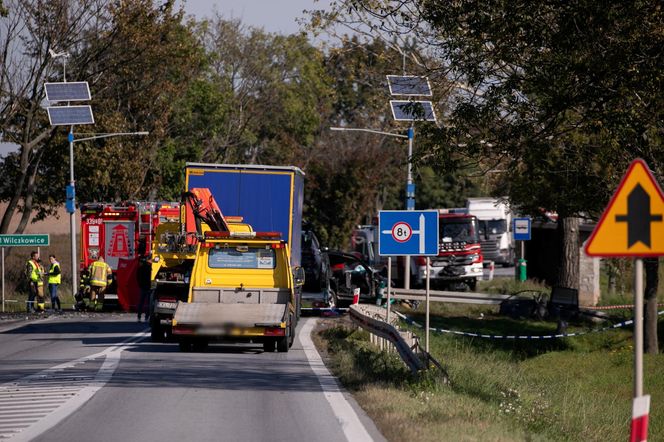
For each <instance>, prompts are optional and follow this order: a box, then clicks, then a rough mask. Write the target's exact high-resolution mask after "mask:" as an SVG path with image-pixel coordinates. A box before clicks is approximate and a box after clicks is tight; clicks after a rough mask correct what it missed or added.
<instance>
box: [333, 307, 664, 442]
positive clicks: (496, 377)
mask: <svg viewBox="0 0 664 442" xmlns="http://www.w3.org/2000/svg"><path fill="white" fill-rule="evenodd" d="M432 307H433V304H432ZM420 308H421V307H420ZM433 310H435V313H432V321H431V322H432V326H433V327H445V328H450V329H456V330H467V331H483V332H487V333H492V334H514V333H517V332H518V333H519V334H549V333H552V332H553V331H555V328H556V324H555V323H552V322H544V321H515V320H511V319H505V318H502V317H499V316H497V315H496V314H495V309H492V308H486V307H480V308H478V307H474V308H470V309H468V308H466V309H464V308H462V307H456V308H453V309H451V308H448V307H442V306H441V307H435V308H432V311H433ZM408 314H409V315H410V316H412V317H413V318H415V319H417V320H418V321H421V322H423V320H422V319H423V318H422V313H421V312H420V311H419V310H418V311H414V312H413V311H410V312H408ZM480 314H483V315H484V316H483V317H482V318H480ZM590 327H596V326H591V325H585V324H576V326H574V327H571V329H570V331H572V330H583V329H587V328H590ZM414 330H417V329H414ZM418 333H420V334H421V330H420V331H419V332H418ZM662 338H664V327H663V326H661V325H660V342H664V340H662ZM367 339H368V338H367V334H366V332H364V331H351V330H349V329H345V328H339V327H335V328H332V329H329V330H327V331H324V332H323V333H322V334H321V341H322V342H323V347H324V349H327V351H328V353H329V355H330V361H331V367H332V370H333V371H334V372H335V374H337V375H338V376H339V377H340V379H341V381H342V383H344V385H346V386H347V388H349V389H350V390H352V391H353V393H354V395H355V397H356V398H357V400H358V402H359V403H360V404H361V405H362V407H363V408H364V409H365V410H367V412H368V413H369V414H370V416H371V417H372V418H373V419H374V421H375V422H376V423H377V425H378V426H379V428H380V429H381V431H382V432H383V434H384V435H385V436H386V437H387V438H388V439H389V440H393V441H407V440H431V441H433V440H443V441H447V440H449V441H456V440H482V441H484V440H491V441H493V440H495V441H503V440H518V441H522V440H552V441H614V440H615V441H623V440H626V439H627V438H628V437H629V422H630V417H631V395H632V370H633V366H632V365H633V362H632V360H633V347H632V333H631V330H629V329H620V330H613V331H608V332H605V333H596V334H595V333H593V334H589V335H585V336H581V337H575V338H566V339H557V340H546V341H525V340H513V341H502V340H501V341H498V340H483V339H477V338H468V337H458V336H453V335H447V334H439V333H432V334H431V352H432V354H433V355H434V357H436V359H438V360H439V361H440V362H441V363H442V364H443V365H444V367H445V369H446V370H447V372H448V374H449V376H450V385H444V384H442V383H440V382H437V381H436V380H435V379H434V380H432V378H431V377H430V375H427V376H424V377H421V378H416V377H413V376H411V375H410V373H409V372H408V371H407V370H406V368H405V366H403V364H402V363H401V361H400V360H399V359H398V357H397V356H395V355H394V354H383V353H380V352H379V351H378V350H376V349H374V348H373V347H372V346H371V345H370V344H369V343H368V341H367ZM644 390H645V392H646V394H650V395H651V396H652V399H651V401H652V402H651V403H652V405H651V414H650V432H649V435H650V440H660V439H664V407H662V406H661V404H662V403H663V402H664V355H662V354H659V355H646V356H645V387H644ZM658 404H659V405H658Z"/></svg>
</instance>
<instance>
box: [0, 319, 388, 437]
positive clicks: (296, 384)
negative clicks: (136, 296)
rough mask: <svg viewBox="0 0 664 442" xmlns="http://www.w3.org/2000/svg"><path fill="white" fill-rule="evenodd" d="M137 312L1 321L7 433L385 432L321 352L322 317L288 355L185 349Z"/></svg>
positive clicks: (301, 329) (1, 420) (2, 431)
mask: <svg viewBox="0 0 664 442" xmlns="http://www.w3.org/2000/svg"><path fill="white" fill-rule="evenodd" d="M134 318H135V317H134V316H133V315H124V314H123V315H96V316H92V317H85V316H71V315H70V317H57V318H49V319H46V320H40V321H34V322H30V323H22V324H18V326H17V325H16V324H15V325H13V326H8V325H4V326H3V325H2V324H0V361H2V363H1V364H0V440H4V439H3V438H9V440H12V441H14V440H37V441H67V442H75V441H91V440H94V441H122V440H126V441H139V442H140V441H267V440H269V441H311V440H316V441H342V440H384V439H383V438H382V436H381V435H380V433H379V432H378V431H377V430H376V428H375V426H374V425H373V422H371V420H370V419H369V418H368V417H367V416H366V415H365V414H364V413H363V412H362V410H361V409H359V407H358V406H357V404H356V403H355V402H354V401H353V400H352V398H350V396H349V395H348V394H347V393H345V392H344V391H342V390H341V389H340V388H339V387H338V384H337V382H336V380H335V379H334V378H333V377H332V376H331V375H330V374H329V372H328V371H327V369H326V368H325V367H324V365H323V364H322V362H321V361H320V358H319V356H318V353H317V352H316V351H315V348H313V344H312V343H311V340H310V339H309V337H308V335H309V331H310V330H311V328H312V326H313V321H316V318H303V319H302V321H300V324H299V325H298V338H297V339H296V341H295V343H294V344H293V347H292V348H291V350H290V352H288V353H263V352H262V350H261V349H260V348H259V347H251V346H245V345H240V346H238V345H227V346H222V345H212V346H210V347H209V349H208V350H207V351H206V352H204V353H180V352H179V350H178V348H177V345H175V344H154V343H151V342H149V338H148V337H147V333H146V332H147V328H146V326H145V324H142V323H140V324H139V323H136V322H135V319H134ZM12 327H16V328H12Z"/></svg>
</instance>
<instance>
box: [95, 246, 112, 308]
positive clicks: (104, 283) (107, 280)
mask: <svg viewBox="0 0 664 442" xmlns="http://www.w3.org/2000/svg"><path fill="white" fill-rule="evenodd" d="M112 281H113V272H112V270H111V266H109V265H108V264H106V263H105V262H104V258H103V257H102V256H100V257H99V259H97V260H96V261H95V262H93V263H92V264H90V302H92V303H94V305H95V306H96V305H97V303H98V302H99V303H100V304H102V305H103V304H104V293H105V292H106V288H107V287H108V286H109V285H110V284H111V282H112Z"/></svg>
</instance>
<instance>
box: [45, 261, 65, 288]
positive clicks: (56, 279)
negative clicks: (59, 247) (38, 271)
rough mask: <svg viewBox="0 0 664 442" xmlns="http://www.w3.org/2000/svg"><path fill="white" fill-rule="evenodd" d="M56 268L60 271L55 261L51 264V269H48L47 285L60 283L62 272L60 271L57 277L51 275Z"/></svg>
mask: <svg viewBox="0 0 664 442" xmlns="http://www.w3.org/2000/svg"><path fill="white" fill-rule="evenodd" d="M56 267H57V269H58V270H60V263H59V262H57V261H56V262H54V263H53V264H51V267H49V268H48V283H49V284H60V282H61V281H62V278H61V276H62V270H60V273H58V274H57V275H51V272H53V271H54V270H55V269H56Z"/></svg>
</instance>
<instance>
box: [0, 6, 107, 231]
mask: <svg viewBox="0 0 664 442" xmlns="http://www.w3.org/2000/svg"><path fill="white" fill-rule="evenodd" d="M103 3H104V2H101V1H96V0H80V1H77V2H69V1H64V0H63V1H41V0H34V1H19V0H13V1H10V2H8V3H7V4H6V5H7V10H8V11H7V12H8V13H7V17H6V18H3V19H2V20H1V21H0V45H1V46H2V48H3V51H2V52H1V54H0V132H1V133H2V137H3V140H4V141H5V142H10V143H15V144H17V145H18V146H19V151H18V152H17V153H15V154H12V155H9V157H8V158H7V159H6V160H5V161H4V164H3V171H4V172H5V173H6V175H5V176H7V177H11V178H12V181H11V182H10V183H8V185H6V186H4V187H3V189H2V190H3V193H2V195H1V196H0V198H1V199H3V200H6V201H8V204H7V208H6V210H5V213H4V214H3V216H2V220H1V221H0V233H6V232H7V231H8V229H9V223H10V221H11V219H12V217H13V216H14V214H15V213H16V212H17V211H21V212H22V213H23V214H22V217H21V221H20V223H19V226H18V229H17V233H21V232H23V229H24V228H25V226H26V225H27V223H28V221H30V219H31V216H32V210H33V208H37V209H38V210H39V211H40V214H41V215H44V213H48V212H49V210H50V207H49V206H48V205H37V207H33V206H35V201H34V195H35V190H36V189H37V188H38V187H39V178H40V176H41V175H40V173H39V171H40V167H41V165H42V161H43V160H44V158H45V155H44V152H45V151H44V149H45V146H46V144H47V142H48V141H50V140H52V139H53V137H54V133H55V131H54V128H53V127H51V126H49V124H48V120H47V118H46V113H45V112H44V110H43V109H42V107H41V103H42V101H43V100H44V92H43V88H42V84H43V83H44V81H46V80H47V79H50V78H55V77H56V75H57V74H56V70H58V69H59V68H58V67H57V66H56V65H55V64H54V63H53V62H52V59H51V57H50V56H49V50H55V51H60V50H62V49H63V48H67V49H72V50H73V49H75V48H77V47H79V46H80V45H81V37H82V35H83V33H84V31H86V30H88V29H91V28H95V27H96V25H97V24H98V18H99V16H100V14H101V11H102V8H103Z"/></svg>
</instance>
